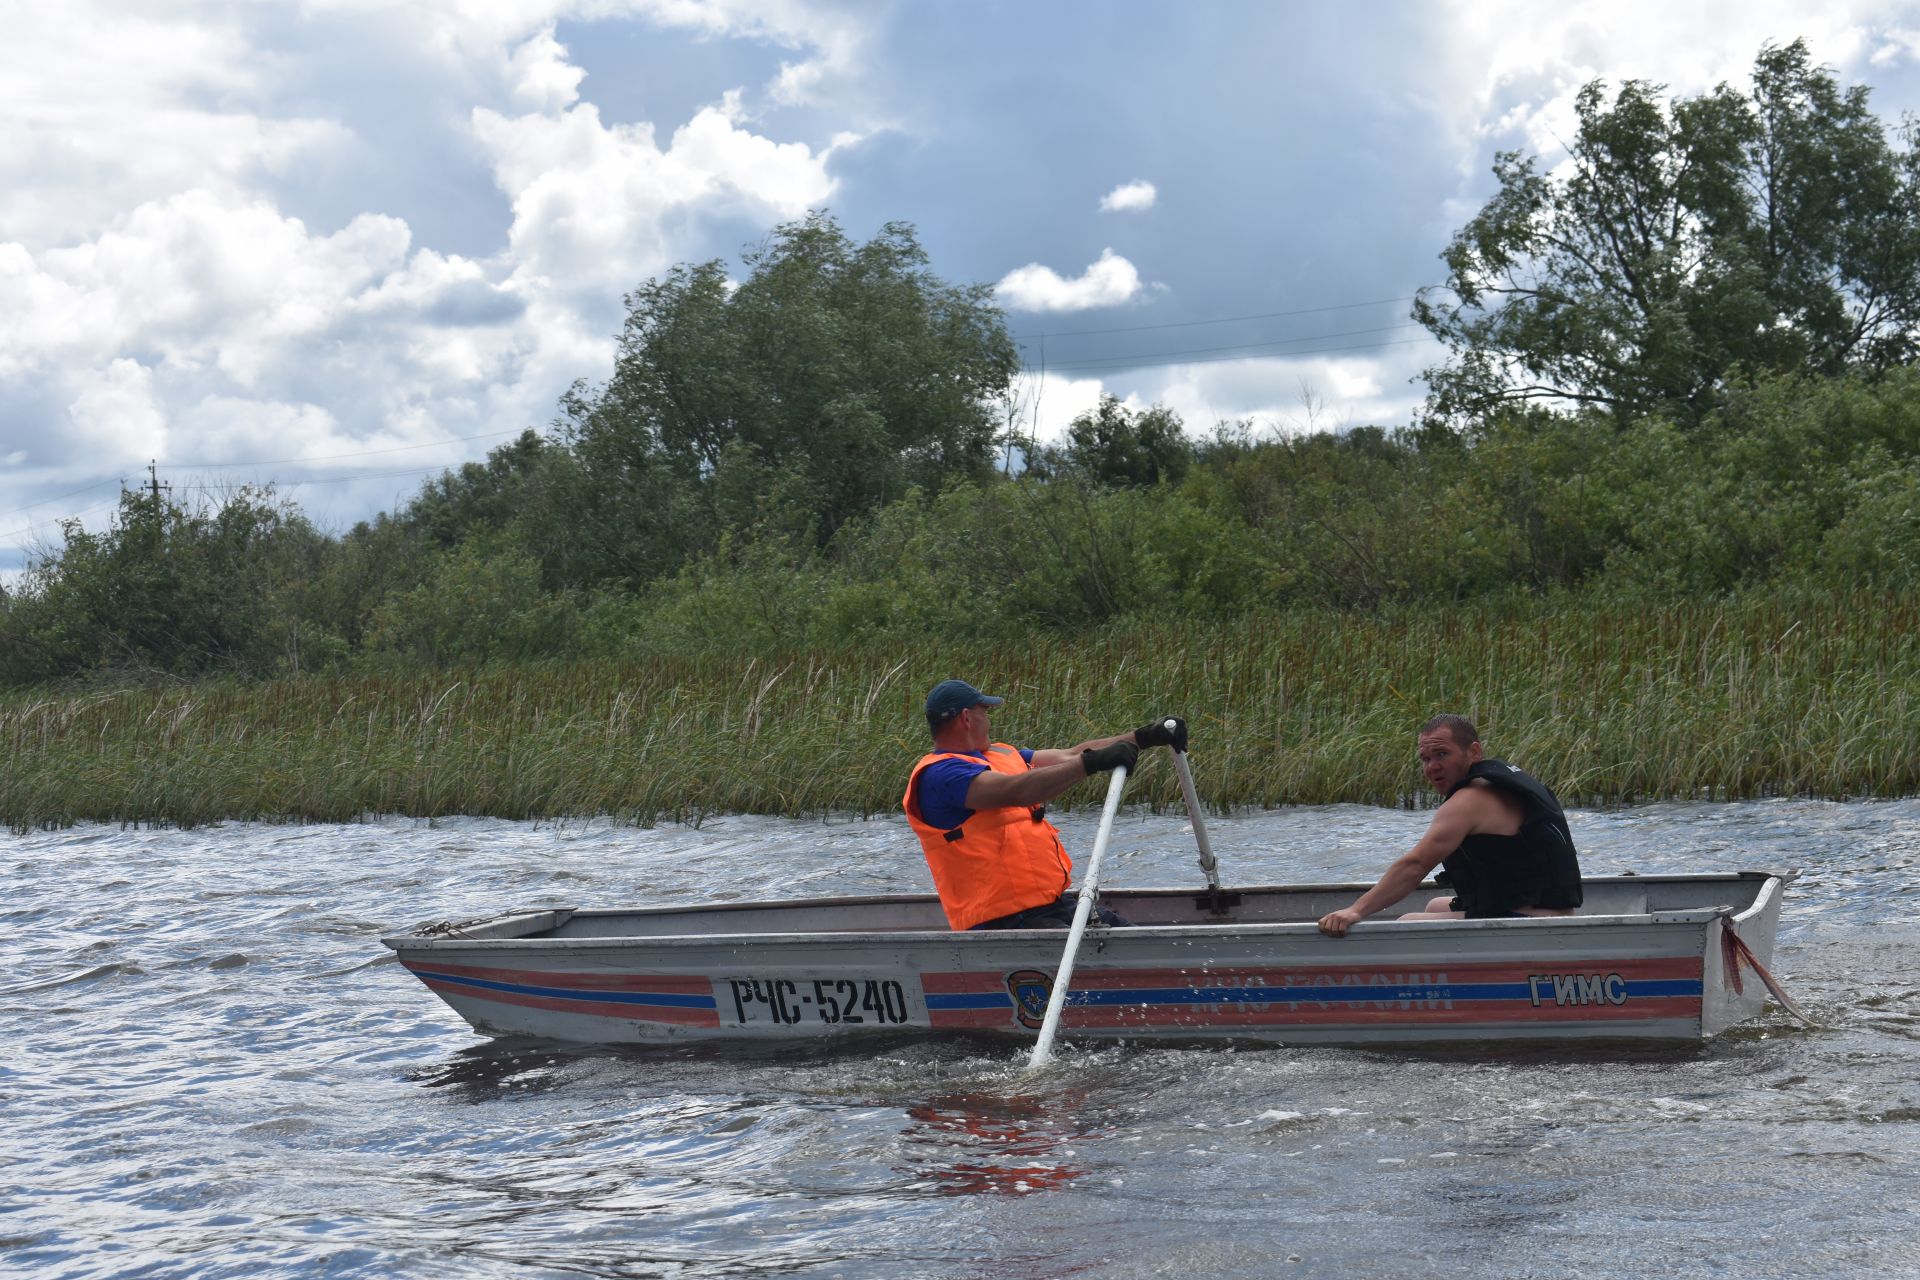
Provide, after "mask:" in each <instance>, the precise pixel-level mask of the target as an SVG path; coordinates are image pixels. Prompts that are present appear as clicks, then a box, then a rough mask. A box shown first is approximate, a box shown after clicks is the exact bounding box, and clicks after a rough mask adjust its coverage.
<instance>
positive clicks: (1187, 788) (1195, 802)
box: [1173, 751, 1220, 889]
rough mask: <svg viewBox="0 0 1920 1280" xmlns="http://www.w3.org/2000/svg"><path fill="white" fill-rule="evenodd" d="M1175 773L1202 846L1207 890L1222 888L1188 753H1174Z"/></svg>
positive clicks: (1201, 856) (1195, 833)
mask: <svg viewBox="0 0 1920 1280" xmlns="http://www.w3.org/2000/svg"><path fill="white" fill-rule="evenodd" d="M1173 768H1174V772H1176V773H1178V774H1179V775H1180V794H1181V795H1182V796H1184V797H1186V801H1187V816H1188V817H1190V818H1192V819H1193V839H1194V843H1195V844H1198V845H1199V846H1200V869H1201V870H1202V871H1204V872H1206V873H1207V888H1209V889H1218V888H1219V887H1220V864H1219V863H1217V862H1215V861H1214V858H1213V844H1212V842H1211V841H1209V840H1208V839H1207V820H1206V819H1205V818H1204V817H1202V816H1201V814H1200V796H1199V793H1198V792H1196V791H1195V790H1194V789H1193V770H1191V769H1189V768H1187V753H1186V752H1184V751H1176V752H1174V753H1173Z"/></svg>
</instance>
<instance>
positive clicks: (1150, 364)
mask: <svg viewBox="0 0 1920 1280" xmlns="http://www.w3.org/2000/svg"><path fill="white" fill-rule="evenodd" d="M1427 341H1430V339H1427V338H1396V339H1393V340H1392V341H1388V342H1363V343H1358V344H1354V345H1348V346H1340V347H1310V348H1308V349H1306V350H1304V351H1275V352H1273V353H1272V355H1271V357H1269V356H1260V355H1227V356H1207V357H1202V358H1200V359H1198V360H1193V359H1187V358H1184V357H1182V358H1176V359H1170V360H1154V359H1141V360H1125V361H1121V362H1119V363H1117V364H1101V365H1095V366H1092V368H1093V369H1094V370H1096V371H1097V370H1099V369H1150V368H1154V367H1156V366H1159V365H1168V364H1219V363H1222V362H1223V361H1229V360H1262V359H1268V358H1275V357H1283V356H1317V355H1331V354H1334V353H1337V352H1342V351H1378V350H1380V349H1381V348H1382V347H1405V346H1411V345H1413V344H1414V343H1420V342H1427ZM1082 367H1084V366H1081V365H1060V364H1055V365H1050V366H1048V368H1047V369H1045V370H1042V369H1040V368H1038V367H1037V366H1033V365H1028V366H1025V367H1023V368H1022V369H1021V370H1020V372H1022V373H1043V372H1053V371H1056V370H1059V369H1063V368H1076V369H1077V368H1082Z"/></svg>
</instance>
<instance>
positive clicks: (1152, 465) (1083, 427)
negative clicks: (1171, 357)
mask: <svg viewBox="0 0 1920 1280" xmlns="http://www.w3.org/2000/svg"><path fill="white" fill-rule="evenodd" d="M1193 458H1194V446H1193V442H1192V441H1190V440H1188V439H1187V437H1186V435H1185V433H1184V432H1183V431H1182V430H1181V426H1180V416H1179V415H1178V414H1176V413H1175V412H1174V411H1173V410H1171V409H1169V408H1167V407H1166V406H1165V405H1159V404H1156V405H1153V406H1151V407H1150V408H1146V409H1141V410H1139V411H1138V412H1135V411H1133V410H1131V409H1128V408H1127V406H1126V405H1124V404H1122V403H1121V402H1120V401H1119V399H1118V398H1117V397H1115V396H1112V395H1107V394H1102V395H1101V397H1100V403H1099V404H1098V405H1097V406H1095V407H1094V408H1093V409H1090V410H1088V411H1087V412H1086V413H1083V414H1081V415H1079V416H1078V417H1076V418H1075V419H1074V420H1073V421H1072V422H1070V423H1068V424H1067V438H1066V441H1065V443H1064V444H1062V445H1060V446H1058V447H1056V448H1051V449H1046V450H1043V451H1041V452H1040V454H1039V455H1038V456H1037V457H1036V458H1035V464H1036V465H1035V466H1034V468H1033V469H1034V471H1035V472H1036V473H1038V474H1045V473H1048V472H1055V471H1074V472H1078V473H1079V474H1081V475H1083V476H1085V477H1086V478H1087V479H1089V480H1092V481H1093V482H1094V483H1095V484H1098V485H1104V486H1107V487H1110V488H1118V487H1132V486H1141V485H1154V484H1159V483H1160V482H1161V481H1163V480H1164V481H1168V482H1172V483H1176V484H1177V483H1178V482H1179V481H1180V479H1181V477H1183V476H1185V475H1186V474H1187V468H1188V467H1189V466H1191V465H1192V464H1193Z"/></svg>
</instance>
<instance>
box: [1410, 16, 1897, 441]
mask: <svg viewBox="0 0 1920 1280" xmlns="http://www.w3.org/2000/svg"><path fill="white" fill-rule="evenodd" d="M1663 92H1664V91H1663V89H1662V87H1661V86H1658V85H1651V84H1647V83H1645V82H1642V81H1637V80H1629V81H1627V82H1626V83H1625V84H1623V85H1622V86H1621V87H1620V90H1619V92H1618V94H1617V95H1615V96H1614V97H1613V99H1612V101H1611V102H1609V101H1608V97H1607V90H1606V86H1605V85H1604V84H1603V83H1601V82H1600V81H1594V82H1592V83H1590V84H1588V85H1587V86H1586V87H1585V88H1583V89H1582V90H1581V91H1580V94H1579V96H1578V99H1577V101H1576V111H1577V115H1578V129H1577V131H1576V133H1575V135H1574V138H1573V140H1572V142H1571V144H1570V147H1569V154H1568V156H1567V158H1566V160H1565V162H1564V163H1562V164H1559V165H1557V166H1555V167H1554V168H1552V169H1551V170H1548V171H1545V172H1543V171H1542V167H1541V162H1540V160H1539V158H1538V157H1534V156H1526V155H1522V154H1521V153H1519V152H1502V153H1501V154H1500V155H1499V156H1498V157H1497V159H1496V161H1495V164H1494V173H1495V174H1496V176H1497V177H1498V178H1499V181H1500V189H1499V191H1498V193H1497V194H1496V195H1495V196H1494V197H1493V199H1492V200H1490V201H1489V202H1488V203H1487V205H1486V207H1485V208H1483V209H1482V210H1481V211H1480V213H1479V214H1478V215H1477V216H1476V217H1474V219H1473V220H1472V221H1471V222H1469V223H1468V224H1467V225H1466V226H1465V227H1463V228H1462V229H1461V230H1460V231H1459V232H1458V233H1457V234H1456V235H1455V236H1454V238H1453V241H1452V243H1451V244H1449V245H1448V247H1447V249H1446V252H1445V253H1444V254H1442V255H1441V256H1442V258H1443V260H1444V261H1445V262H1446V264H1447V270H1448V279H1447V282H1446V285H1445V286H1444V287H1441V288H1429V289H1424V290H1422V291H1421V295H1420V297H1419V299H1418V300H1417V301H1416V303H1415V305H1414V312H1413V314H1414V318H1415V319H1417V320H1418V321H1419V322H1420V323H1422V324H1424V325H1425V326H1426V327H1427V328H1428V329H1429V330H1431V331H1432V332H1433V334H1434V336H1436V337H1437V338H1439V339H1440V341H1442V342H1443V343H1445V344H1446V345H1447V347H1448V348H1449V350H1450V352H1451V356H1450V359H1449V360H1448V361H1447V363H1446V364H1445V365H1443V366H1441V367H1439V368H1436V369H1430V370H1428V371H1427V375H1426V376H1427V379H1428V382H1429V386H1430V388H1431V393H1430V397H1429V402H1428V409H1429V412H1430V413H1431V414H1432V415H1433V416H1434V417H1436V418H1438V419H1441V420H1448V419H1458V418H1463V417H1467V416H1472V415H1480V414H1484V413H1485V412H1487V411H1488V410H1490V409H1492V408H1494V407H1496V406H1499V405H1502V404H1511V403H1514V402H1524V401H1548V402H1559V403H1569V402H1570V403H1573V404H1578V405H1586V406H1594V407H1599V408H1601V409H1604V410H1606V411H1609V412H1611V413H1613V414H1615V415H1617V416H1618V417H1620V418H1621V419H1622V420H1626V419H1630V418H1633V417H1637V416H1640V415H1644V414H1650V413H1661V414H1665V415H1668V416H1670V417H1672V418H1673V419H1675V420H1676V421H1678V422H1681V423H1685V424H1691V423H1695V422H1698V421H1699V419H1700V418H1701V416H1702V415H1703V414H1705V413H1706V412H1707V411H1708V410H1709V409H1710V408H1711V407H1712V406H1713V405H1714V404H1715V403H1716V402H1717V399H1718V396H1719V393H1720V391H1721V390H1722V389H1723V388H1724V386H1725V385H1726V383H1727V380H1728V379H1729V377H1730V376H1731V375H1734V374H1735V373H1736V371H1744V372H1745V373H1747V374H1751V375H1758V374H1763V373H1784V374H1795V373H1810V374H1822V375H1837V374H1842V373H1849V372H1862V373H1866V374H1870V375H1871V374H1875V373H1878V372H1881V371H1884V370H1885V369H1887V368H1889V367H1891V366H1894V365H1898V364H1903V363H1908V362H1911V361H1912V360H1913V359H1914V356H1915V354H1916V350H1917V349H1920V346H1917V342H1920V153H1917V152H1916V148H1915V145H1914V138H1913V133H1912V127H1911V126H1909V127H1908V128H1907V129H1906V130H1904V131H1903V134H1902V137H1901V138H1900V140H1899V145H1898V146H1896V145H1895V144H1894V143H1892V142H1890V141H1889V139H1888V136H1887V130H1886V129H1885V127H1884V126H1883V125H1882V124H1881V122H1880V121H1879V119H1878V118H1876V117H1875V116H1874V115H1873V114H1872V112H1870V111H1869V110H1868V107H1867V92H1868V91H1867V89H1866V88H1865V87H1864V86H1852V87H1849V88H1845V89H1843V88H1841V86H1840V85H1839V84H1837V83H1836V81H1835V78H1834V76H1833V73H1832V72H1831V71H1830V70H1828V69H1826V68H1823V67H1816V66H1814V65H1812V63H1811V61H1810V58H1809V55H1808V52H1807V49H1806V46H1805V45H1804V44H1803V43H1801V42H1799V41H1795V42H1794V43H1792V44H1790V45H1787V46H1784V47H1776V46H1768V47H1767V48H1765V49H1763V50H1762V51H1761V53H1760V56H1759V58H1758V60H1757V61H1756V63H1755V66H1754V72H1753V82H1752V85H1751V87H1750V89H1749V90H1748V91H1747V92H1746V93H1744V94H1742V93H1739V92H1736V91H1735V90H1733V89H1732V88H1729V87H1728V86H1726V85H1721V86H1720V87H1718V88H1717V89H1715V90H1714V91H1713V92H1711V93H1708V94H1705V95H1703V96H1701V97H1697V98H1690V99H1676V100H1674V101H1672V102H1670V103H1668V102H1664V101H1663V100H1662V94H1663Z"/></svg>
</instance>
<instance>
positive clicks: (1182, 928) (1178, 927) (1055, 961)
mask: <svg viewBox="0 0 1920 1280" xmlns="http://www.w3.org/2000/svg"><path fill="white" fill-rule="evenodd" d="M1792 875H1793V873H1791V872H1738V873H1732V874H1724V875H1723V874H1712V875H1692V876H1615V877H1595V878H1591V879H1589V880H1587V881H1586V882H1585V887H1586V904H1585V906H1583V907H1582V908H1581V910H1580V912H1579V914H1577V915H1573V916H1565V917H1542V918H1532V919H1524V920H1471V921H1445V922H1420V921H1398V920H1394V919H1392V916H1393V915H1394V914H1396V913H1398V912H1400V911H1407V910H1417V909H1418V907H1419V904H1421V903H1424V902H1425V901H1426V900H1427V898H1428V897H1430V896H1432V894H1433V893H1434V892H1435V889H1434V888H1433V887H1432V886H1430V885H1429V886H1423V887H1422V888H1421V889H1420V890H1419V891H1417V892H1416V893H1414V894H1412V895H1409V897H1408V898H1407V899H1406V900H1405V901H1404V902H1402V903H1400V904H1399V905H1398V906H1397V907H1396V908H1394V909H1392V910H1390V911H1387V912H1383V913H1382V914H1381V916H1379V917H1376V918H1375V919H1372V920H1368V921H1365V922H1363V923H1361V924H1359V925H1357V926H1355V927H1354V928H1353V929H1352V930H1351V931H1350V932H1349V934H1348V936H1347V937H1345V938H1338V939H1336V938H1328V937H1325V936H1323V935H1321V933H1320V932H1319V931H1318V929H1317V928H1316V927H1315V925H1314V921H1315V920H1317V919H1318V918H1319V917H1320V916H1321V915H1323V914H1325V913H1326V912H1328V911H1331V910H1333V909H1335V908H1337V907H1342V906H1345V905H1347V904H1348V903H1350V902H1352V901H1353V899H1354V897H1355V896H1357V895H1358V894H1359V893H1360V892H1361V891H1362V890H1364V889H1365V888H1366V886H1365V885H1359V884H1341V885H1295V886H1275V887H1267V888H1247V889H1239V890H1235V891H1232V894H1231V895H1230V897H1231V905H1223V904H1221V903H1220V902H1217V901H1215V902H1208V901H1206V900H1205V899H1204V898H1203V897H1202V896H1201V895H1197V894H1195V893H1194V892H1193V891H1192V890H1177V889H1145V890H1131V891H1117V892H1113V893H1108V894H1103V895H1102V899H1101V900H1102V902H1104V903H1105V904H1107V905H1109V906H1111V907H1113V908H1114V909H1115V910H1117V911H1119V912H1120V913H1121V914H1122V915H1124V916H1126V917H1127V918H1129V919H1131V920H1133V921H1134V922H1135V927H1132V928H1124V929H1091V930H1089V931H1088V933H1087V935H1086V938H1085V940H1084V942H1083V943H1082V946H1081V949H1080V953H1079V955H1078V957H1077V958H1076V960H1075V964H1074V969H1073V976H1072V980H1071V982H1072V985H1071V989H1070V991H1069V993H1068V998H1067V1003H1066V1007H1065V1011H1064V1015H1063V1018H1062V1022H1061V1033H1062V1034H1063V1035H1064V1036H1066V1037H1068V1038H1071V1039H1077V1040H1085V1039H1091V1038H1105V1039H1126V1040H1152V1039H1173V1040H1204V1039H1234V1040H1257V1041H1268V1042H1275V1043H1281V1044H1358V1045H1369V1044H1376V1045H1377V1044H1417V1043H1431V1042H1445V1041H1476V1040H1489V1041H1493V1040H1499V1041H1506V1040H1579V1039H1589V1038H1606V1039H1626V1040H1648V1041H1691V1040H1698V1039H1700V1038H1702V1037H1705V1036H1711V1035H1713V1034H1715V1033H1716V1032H1718V1031H1721V1030H1723V1029H1725V1028H1727V1027H1729V1026H1732V1025H1734V1024H1735V1023H1738V1022H1740V1021H1742V1020H1744V1019H1746V1018H1749V1017H1752V1016H1753V1015H1755V1014H1757V1013H1759V1012H1760V1010H1761V1009H1762V1007H1763V1005H1764V1003H1765V995H1766V992H1765V987H1764V986H1763V984H1762V982H1761V980H1760V978H1759V976H1758V975H1757V974H1756V972H1755V970H1754V968H1753V967H1752V964H1751V962H1750V961H1747V960H1743V959H1742V951H1743V947H1742V946H1741V945H1740V944H1744V951H1745V952H1746V953H1747V954H1748V955H1750V956H1751V957H1752V959H1753V960H1757V961H1758V962H1759V964H1760V965H1763V966H1764V965H1767V964H1769V963H1770V962H1771V959H1772V954H1773V943H1774V935H1775V930H1776V928H1777V925H1778V922H1779V917H1780V904H1781V896H1782V892H1783V890H1784V888H1785V885H1786V883H1787V882H1788V881H1790V880H1791V879H1792ZM1066 936H1067V931H1066V930H1064V929H1034V930H1018V931H1006V932H985V933H954V932H951V931H950V930H948V929H947V928H946V926H945V921H944V919H943V917H942V916H941V914H940V908H939V903H938V902H937V900H936V899H934V898H933V897H932V896H931V895H897V896H888V897H874V898H831V899H829V898H822V899H806V900H797V901H789V902H753V903H737V904H721V905H712V906H700V907H692V908H684V907H682V908H643V909H635V910H579V909H575V908H570V907H535V908H530V909H527V910H522V911H515V912H512V913H509V914H506V915H502V916H498V917H494V918H491V919H487V920H482V921H467V922H463V923H459V924H453V923H440V924H435V925H426V926H421V927H420V928H417V929H415V930H413V931H411V932H408V933H405V934H401V935H398V936H394V937H389V938H385V939H383V940H382V941H383V942H384V943H385V944H386V945H387V946H388V947H390V948H392V949H393V951H394V952H395V953H396V954H397V955H398V957H399V959H400V961H401V963H402V964H404V965H405V966H406V968H407V969H409V970H410V971H411V972H412V973H413V974H414V975H415V976H416V977H418V978H419V979H420V980H421V981H422V982H424V983H426V985H427V986H428V987H429V988H431V989H432V990H433V991H434V992H435V993H436V994H437V995H439V996H440V997H441V998H442V999H443V1000H445V1001H446V1002H447V1004H448V1005H450V1006H452V1008H453V1009H454V1010H455V1011H456V1012H458V1013H459V1014H460V1015H461V1016H462V1017H464V1018H465V1019H466V1020H467V1021H468V1022H470V1023H471V1024H472V1025H473V1027H474V1028H475V1029H476V1030H478V1031H480V1032H481V1033H483V1034H486V1035H491V1036H516V1037H520V1036H524V1037H533V1038H539V1039H545V1040H556V1041H566V1042H574V1043H583V1044H665V1043H681V1042H689V1041H758V1042H779V1041H799V1040H807V1039H814V1038H825V1037H843V1036H853V1035H859V1034H862V1033H874V1032H893V1033H900V1032H913V1031H925V1032H942V1031H952V1032H966V1033H972V1034H981V1033H986V1034H1004V1035H1007V1036H1012V1037H1026V1038H1031V1037H1033V1036H1034V1035H1035V1034H1036V1032H1037V1030H1038V1028H1039V1026H1040V1022H1041V1018H1042V1016H1043V1014H1044V1012H1045V1008H1046V1003H1047V998H1048V995H1049V993H1050V985H1051V983H1052V981H1053V977H1054V974H1055V972H1056V970H1057V967H1058V965H1059V963H1060V959H1061V948H1062V946H1063V945H1064V943H1065V940H1066ZM1736 938H1737V940H1736ZM1743 971H1744V972H1743Z"/></svg>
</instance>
